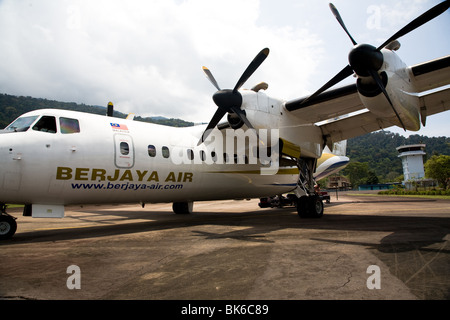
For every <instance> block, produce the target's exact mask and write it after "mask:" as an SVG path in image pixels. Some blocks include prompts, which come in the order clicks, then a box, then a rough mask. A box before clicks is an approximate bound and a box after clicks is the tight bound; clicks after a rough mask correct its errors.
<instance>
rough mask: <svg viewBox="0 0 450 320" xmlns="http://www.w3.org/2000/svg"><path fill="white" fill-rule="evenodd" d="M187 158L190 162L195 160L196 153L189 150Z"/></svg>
mask: <svg viewBox="0 0 450 320" xmlns="http://www.w3.org/2000/svg"><path fill="white" fill-rule="evenodd" d="M187 156H188V159H189V160H194V151H192V149H188V151H187Z"/></svg>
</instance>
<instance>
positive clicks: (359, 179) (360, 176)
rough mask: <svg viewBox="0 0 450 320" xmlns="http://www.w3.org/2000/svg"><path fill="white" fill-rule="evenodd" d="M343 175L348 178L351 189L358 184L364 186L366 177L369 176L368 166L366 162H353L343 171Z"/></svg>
mask: <svg viewBox="0 0 450 320" xmlns="http://www.w3.org/2000/svg"><path fill="white" fill-rule="evenodd" d="M343 173H344V175H346V176H348V178H349V180H350V183H351V184H352V186H353V187H357V186H359V185H360V184H365V183H366V179H367V176H368V175H369V164H368V163H366V162H358V161H353V162H350V163H349V164H348V166H347V167H346V168H345V169H344V171H343Z"/></svg>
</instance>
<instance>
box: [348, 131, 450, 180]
mask: <svg viewBox="0 0 450 320" xmlns="http://www.w3.org/2000/svg"><path fill="white" fill-rule="evenodd" d="M409 144H425V145H426V147H425V152H426V153H427V155H426V158H425V159H424V162H425V161H426V160H427V158H430V157H431V156H433V155H435V154H437V155H450V138H449V137H427V136H421V135H411V136H409V137H408V138H405V137H403V136H401V135H399V134H398V133H392V132H387V131H378V132H373V133H369V134H366V135H364V136H360V137H356V138H353V139H349V140H348V141H347V156H348V157H349V158H350V161H358V162H363V163H364V162H366V163H368V164H369V168H370V170H372V171H373V172H375V174H376V175H377V176H378V177H380V178H381V179H386V178H387V179H388V180H389V178H391V179H392V178H393V177H396V176H400V175H402V174H403V168H402V161H401V159H400V158H398V152H397V149H396V148H397V147H399V146H402V145H409Z"/></svg>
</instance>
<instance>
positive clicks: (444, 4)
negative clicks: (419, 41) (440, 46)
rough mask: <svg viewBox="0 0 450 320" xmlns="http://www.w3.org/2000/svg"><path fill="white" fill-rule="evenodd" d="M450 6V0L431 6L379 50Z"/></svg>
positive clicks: (379, 48)
mask: <svg viewBox="0 0 450 320" xmlns="http://www.w3.org/2000/svg"><path fill="white" fill-rule="evenodd" d="M449 7H450V0H446V1H443V2H441V3H440V4H438V5H436V6H434V7H433V8H431V9H430V10H428V11H427V12H425V13H424V14H422V15H421V16H419V17H417V18H416V19H414V20H413V21H411V22H410V23H408V24H407V25H406V26H405V27H403V28H402V29H400V30H399V31H398V32H397V33H396V34H394V35H393V36H392V37H390V38H389V39H388V40H386V41H385V42H384V43H383V44H382V45H381V46H379V47H378V48H377V50H381V49H382V48H384V47H385V46H387V45H388V44H389V43H391V42H392V41H394V40H396V39H398V38H400V37H403V36H404V35H405V34H407V33H409V32H411V31H413V30H414V29H417V28H418V27H420V26H421V25H423V24H425V23H427V22H428V21H430V20H433V19H434V18H436V17H437V16H439V15H440V14H442V13H444V12H445V11H446V10H447V9H448V8H449Z"/></svg>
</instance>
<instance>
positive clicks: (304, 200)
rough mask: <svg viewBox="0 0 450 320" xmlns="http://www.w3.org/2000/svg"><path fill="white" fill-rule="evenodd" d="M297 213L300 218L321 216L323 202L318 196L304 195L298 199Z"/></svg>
mask: <svg viewBox="0 0 450 320" xmlns="http://www.w3.org/2000/svg"><path fill="white" fill-rule="evenodd" d="M297 213H298V215H299V216H300V218H321V217H322V216H323V202H322V200H320V198H319V197H318V196H309V197H308V196H303V197H300V198H299V199H298V200H297Z"/></svg>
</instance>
